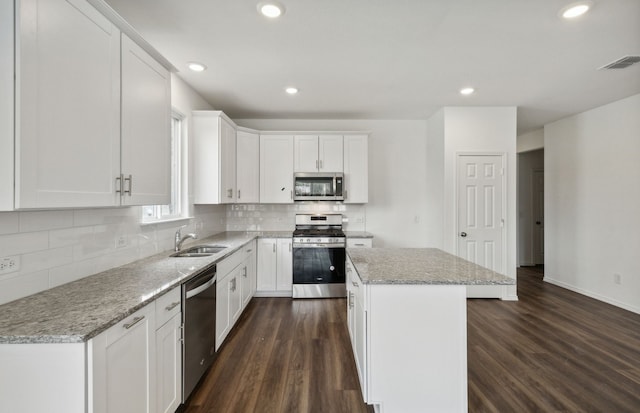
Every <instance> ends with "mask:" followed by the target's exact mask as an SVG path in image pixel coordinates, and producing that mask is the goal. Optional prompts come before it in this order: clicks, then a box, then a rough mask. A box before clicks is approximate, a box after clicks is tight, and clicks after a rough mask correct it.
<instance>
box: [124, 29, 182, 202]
mask: <svg viewBox="0 0 640 413" xmlns="http://www.w3.org/2000/svg"><path fill="white" fill-rule="evenodd" d="M121 171H122V174H123V175H124V181H125V182H124V183H123V189H124V194H123V197H122V204H123V205H166V204H169V203H170V202H171V78H170V76H169V71H168V70H167V69H165V68H164V67H163V66H162V65H160V64H159V63H158V62H156V61H155V60H154V59H153V58H152V57H151V56H150V55H149V54H148V53H147V52H145V51H144V50H142V48H141V47H140V46H138V45H137V44H135V43H134V42H133V41H132V40H131V39H129V38H128V37H127V36H125V35H122V168H121Z"/></svg>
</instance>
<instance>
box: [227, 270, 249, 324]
mask: <svg viewBox="0 0 640 413" xmlns="http://www.w3.org/2000/svg"><path fill="white" fill-rule="evenodd" d="M245 269H246V267H245V266H244V265H239V266H238V267H236V269H235V270H234V271H233V274H231V275H230V276H229V278H230V280H229V281H228V286H229V314H230V317H231V322H230V324H231V327H233V325H234V324H235V322H236V321H237V320H238V318H240V314H242V294H241V290H242V286H241V284H242V278H243V277H242V275H243V274H244V271H245Z"/></svg>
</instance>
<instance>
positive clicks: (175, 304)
mask: <svg viewBox="0 0 640 413" xmlns="http://www.w3.org/2000/svg"><path fill="white" fill-rule="evenodd" d="M178 305H180V301H176V302H173V303H171V304H169V305H168V306H166V307H165V308H164V309H165V310H167V311H171V310H173V309H174V308H176V307H177V306H178Z"/></svg>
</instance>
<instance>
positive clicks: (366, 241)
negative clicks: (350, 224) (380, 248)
mask: <svg viewBox="0 0 640 413" xmlns="http://www.w3.org/2000/svg"><path fill="white" fill-rule="evenodd" d="M372 246H373V240H372V239H371V238H347V248H371V247H372Z"/></svg>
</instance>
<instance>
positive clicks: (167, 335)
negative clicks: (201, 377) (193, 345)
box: [156, 287, 182, 413]
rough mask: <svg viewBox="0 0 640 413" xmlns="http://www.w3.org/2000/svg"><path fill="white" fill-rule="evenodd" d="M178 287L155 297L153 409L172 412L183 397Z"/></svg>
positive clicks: (180, 299) (180, 296) (179, 292)
mask: <svg viewBox="0 0 640 413" xmlns="http://www.w3.org/2000/svg"><path fill="white" fill-rule="evenodd" d="M181 302H182V294H181V288H180V287H178V288H174V289H173V290H172V291H170V292H168V293H167V294H165V295H163V296H162V297H160V298H159V299H158V300H156V377H157V379H156V411H157V412H158V413H174V412H175V411H176V409H177V408H178V406H180V402H181V401H182V328H181V327H182V312H181V308H182V306H181Z"/></svg>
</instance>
